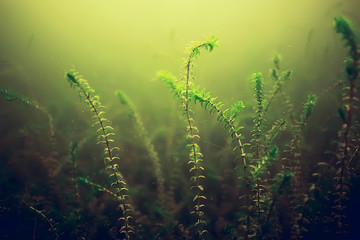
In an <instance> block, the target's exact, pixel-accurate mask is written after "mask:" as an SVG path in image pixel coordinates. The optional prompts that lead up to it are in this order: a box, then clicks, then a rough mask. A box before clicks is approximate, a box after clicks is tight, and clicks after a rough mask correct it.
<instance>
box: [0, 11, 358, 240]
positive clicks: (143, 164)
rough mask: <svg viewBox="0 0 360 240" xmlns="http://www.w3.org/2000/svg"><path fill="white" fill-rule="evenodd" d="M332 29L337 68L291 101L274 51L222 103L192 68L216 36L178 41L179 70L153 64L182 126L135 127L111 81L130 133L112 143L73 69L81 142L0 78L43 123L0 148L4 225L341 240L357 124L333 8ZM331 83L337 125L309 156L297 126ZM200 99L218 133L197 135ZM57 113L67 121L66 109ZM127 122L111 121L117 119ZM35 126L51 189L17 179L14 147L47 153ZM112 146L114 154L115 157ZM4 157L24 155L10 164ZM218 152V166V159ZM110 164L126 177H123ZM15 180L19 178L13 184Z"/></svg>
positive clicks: (115, 235) (77, 234) (130, 106)
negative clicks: (83, 122)
mask: <svg viewBox="0 0 360 240" xmlns="http://www.w3.org/2000/svg"><path fill="white" fill-rule="evenodd" d="M334 28H335V31H336V32H338V33H340V34H342V36H343V39H344V40H345V47H348V48H349V49H350V50H349V53H348V59H347V60H346V61H345V76H346V78H347V79H345V80H346V81H344V80H342V81H336V82H335V83H332V84H331V86H330V87H329V88H326V87H324V86H323V87H322V89H318V91H317V92H318V93H319V95H318V96H317V95H314V94H308V95H306V96H305V100H304V102H303V103H300V104H295V103H296V102H295V101H293V98H294V96H293V95H292V94H290V93H289V92H288V91H287V89H286V86H287V83H288V82H289V81H290V80H292V78H293V77H294V78H296V76H297V75H294V76H293V74H292V72H293V71H292V70H283V69H282V61H283V60H282V57H281V55H280V54H276V55H275V56H274V57H273V59H272V65H273V66H272V68H271V69H270V74H269V76H267V75H265V74H264V75H263V74H262V73H261V72H256V73H253V74H252V75H251V77H250V81H249V82H250V85H251V90H252V93H253V94H252V95H253V98H252V100H251V101H244V102H243V101H240V100H239V99H237V97H239V96H237V97H236V99H235V100H232V102H229V103H228V104H226V103H224V102H226V101H225V100H224V102H222V101H221V100H220V96H219V97H216V96H214V95H213V94H212V93H211V92H210V91H208V90H206V89H204V88H202V87H201V86H199V85H198V84H197V81H196V79H195V75H196V71H195V70H194V69H195V60H196V59H198V58H199V56H200V54H202V52H203V51H209V52H211V51H212V50H213V49H214V48H216V47H217V45H218V41H217V39H216V38H215V37H210V38H208V39H206V40H205V41H199V42H193V43H192V44H191V45H190V46H189V47H188V48H187V50H186V57H185V60H184V64H183V66H182V67H183V72H182V76H181V77H179V78H177V77H175V76H174V75H173V74H172V73H170V72H167V71H159V72H158V73H157V78H158V79H159V80H160V81H161V82H162V83H164V84H165V85H166V86H167V87H168V89H169V90H170V92H171V93H172V94H173V95H174V97H175V100H176V103H177V104H178V105H179V106H180V112H176V113H175V115H174V118H178V117H179V116H181V117H182V119H181V120H183V121H180V124H181V127H182V128H183V131H181V130H180V131H178V129H176V130H174V129H172V133H171V134H167V133H166V134H163V135H159V136H158V138H151V137H150V136H151V135H150V134H149V133H152V131H151V130H150V129H149V131H148V129H146V128H145V124H144V123H143V121H142V120H141V118H140V116H141V115H142V114H140V113H139V112H138V111H137V110H136V106H135V104H134V103H133V102H132V101H131V100H130V98H129V97H128V96H127V94H125V93H124V92H122V91H116V94H115V95H116V97H117V99H118V101H117V103H118V105H120V104H121V105H120V106H121V109H122V110H124V111H121V112H125V114H127V116H128V117H129V119H130V120H129V121H127V123H129V124H130V126H131V128H133V129H134V130H135V131H134V132H135V133H136V134H137V136H136V141H135V142H130V140H129V139H131V136H130V137H129V136H128V135H126V134H124V136H123V137H121V138H120V139H117V140H121V141H124V142H125V141H126V142H125V143H124V142H120V143H119V145H118V147H115V145H114V143H113V139H115V138H114V132H115V130H114V129H113V128H112V126H111V124H110V121H108V120H107V119H105V118H104V115H106V114H107V113H105V110H104V106H103V105H102V103H101V101H100V97H99V96H98V95H96V94H95V91H94V89H92V88H91V87H90V85H89V82H88V81H87V80H85V79H84V78H83V77H82V76H80V75H79V74H78V73H77V72H75V71H68V72H66V74H65V78H66V79H67V81H68V82H69V84H70V85H71V86H72V87H73V88H74V89H76V90H77V92H78V94H79V96H80V99H81V102H82V103H84V104H85V105H86V106H87V107H88V109H89V110H90V111H91V113H92V119H93V122H94V126H97V129H96V131H90V130H89V132H90V134H89V135H87V137H85V138H83V139H82V140H81V141H79V139H76V137H77V136H78V135H79V131H78V129H75V128H73V127H69V128H71V130H70V131H71V132H72V134H73V136H71V135H69V136H68V134H67V133H68V132H66V133H62V131H59V135H60V136H59V138H58V139H56V138H55V134H54V133H55V130H56V129H55V127H54V124H53V118H52V117H51V116H52V114H50V111H49V110H48V108H47V106H44V105H42V104H40V103H37V102H36V101H35V100H31V99H30V98H27V97H25V96H21V95H20V94H17V93H14V92H12V91H10V90H8V89H4V88H0V95H1V96H4V97H5V100H6V101H7V103H5V104H10V102H17V103H20V104H22V105H25V106H29V107H31V108H32V109H35V110H37V111H38V112H40V113H42V114H44V116H46V118H44V119H42V120H41V121H43V122H45V123H43V122H41V123H40V124H41V125H44V126H45V127H42V128H41V129H42V131H43V132H40V131H38V132H37V133H36V134H35V133H33V132H31V131H26V130H24V129H22V130H21V129H20V131H21V133H22V135H21V136H22V137H24V138H25V140H26V139H29V140H31V141H27V142H25V143H24V144H23V145H24V146H25V147H23V145H21V144H19V146H15V147H12V148H9V150H6V151H5V150H4V152H2V153H1V154H2V155H1V161H2V163H5V164H4V167H3V168H1V169H0V171H1V174H0V175H1V176H2V178H1V179H0V180H1V181H0V184H1V187H2V191H1V192H0V196H1V197H0V221H1V223H4V224H6V223H7V222H9V225H11V224H12V223H14V222H15V221H14V220H16V221H20V223H16V224H19V225H21V226H22V228H24V229H25V230H26V231H24V233H21V234H22V235H21V237H23V236H26V237H28V236H31V234H32V237H33V239H37V238H43V239H54V238H55V239H85V238H86V239H119V238H121V239H127V240H128V239H320V238H321V237H322V238H324V237H326V238H327V239H351V237H352V235H351V234H352V233H354V232H356V227H354V226H355V224H354V223H353V222H355V221H354V219H357V217H358V216H357V215H356V214H357V213H358V211H354V212H355V213H356V214H353V213H352V212H351V211H352V210H356V206H357V205H358V203H357V198H359V196H358V194H357V192H358V189H357V188H358V186H359V185H360V184H359V183H360V178H359V176H360V168H359V161H360V151H359V149H360V134H359V132H360V131H359V129H360V124H359V121H358V119H357V115H356V114H357V112H356V108H357V107H358V106H357V105H358V104H357V102H358V99H357V91H356V90H357V89H356V86H357V85H356V84H357V82H358V80H359V57H358V54H359V48H358V44H359V43H358V39H357V36H356V34H355V30H354V28H353V27H352V25H351V23H350V21H349V20H347V19H346V18H343V17H338V18H335V20H334ZM268 79H269V80H270V82H268V81H267V80H268ZM271 80H272V81H271ZM294 80H296V79H294ZM338 86H344V91H343V96H342V99H343V104H341V105H343V106H340V107H339V110H338V114H339V117H340V119H339V121H341V122H342V124H343V125H342V126H341V127H339V128H337V129H335V130H334V133H335V134H336V132H337V131H338V130H339V129H340V130H339V131H338V136H337V137H336V136H335V134H334V136H333V138H336V141H333V142H336V145H335V144H331V143H329V149H328V151H327V153H326V154H327V155H326V154H325V153H324V154H323V155H321V153H319V151H321V150H319V149H318V148H316V145H315V144H314V142H315V140H313V139H309V138H308V137H307V136H308V134H309V130H308V129H313V128H314V124H318V122H316V121H319V116H318V114H319V107H317V104H318V103H320V104H321V101H323V100H324V99H325V98H327V97H329V95H330V94H331V95H330V96H331V97H334V96H335V97H336V94H337V92H336V91H334V90H337V88H338ZM315 90H316V89H315ZM239 98H240V97H239ZM325 100H326V99H325ZM279 102H280V103H281V104H279ZM119 103H120V104H119ZM50 109H52V108H50ZM200 110H204V111H205V112H206V113H209V114H212V117H209V119H210V120H214V122H215V124H214V126H215V127H214V128H213V129H214V132H211V133H214V135H216V137H217V140H218V141H219V143H218V142H216V144H215V143H211V145H207V144H208V141H205V140H207V139H206V137H204V135H202V134H200V131H199V129H198V128H197V125H198V124H195V120H194V119H197V117H198V116H199V115H200V113H199V112H198V111H200ZM336 110H337V108H335V109H334V111H333V112H334V113H335V114H336ZM114 111H118V108H117V107H115V108H114ZM314 113H317V114H314ZM80 114H82V113H80ZM329 114H331V113H329ZM313 115H315V116H313ZM83 117H84V119H87V118H88V116H87V115H84V116H83ZM59 118H60V117H59ZM56 119H57V118H55V120H56ZM74 122H75V121H74ZM66 124H67V126H68V125H71V124H75V123H71V124H70V121H68V119H66ZM176 124H178V123H177V122H176ZM174 125H175V124H174ZM174 125H171V126H170V127H173V126H174ZM56 126H59V124H56ZM151 126H153V125H151ZM184 126H185V127H184ZM207 126H208V125H205V124H204V125H203V126H202V127H204V128H206V127H207ZM219 126H220V127H219ZM127 127H128V126H127V125H126V124H125V123H123V122H122V123H121V126H120V128H121V130H126V129H125V128H127ZM166 127H169V126H164V127H163V128H164V129H165V128H166ZM218 127H219V128H218ZM332 127H333V126H332ZM27 128H29V129H31V126H30V124H29V126H27ZM131 128H129V129H130V130H131ZM25 129H26V128H25ZM44 129H45V130H44ZM130 130H129V131H130ZM44 132H46V134H47V135H50V144H52V148H53V149H56V147H57V146H56V145H55V144H54V143H56V140H58V142H59V143H60V144H62V146H63V149H65V150H63V151H60V153H57V151H54V150H53V149H50V151H51V152H52V153H51V154H50V155H52V156H53V158H54V159H55V160H56V162H54V163H55V164H54V168H53V169H52V170H51V172H52V174H53V175H50V173H49V172H50V169H48V172H46V171H45V172H44V173H45V181H44V183H43V184H48V185H49V188H51V187H50V182H52V183H51V185H54V187H57V188H58V189H56V191H53V192H52V191H47V189H45V190H44V189H43V186H42V185H41V184H39V183H32V182H31V181H29V179H30V177H31V175H30V177H28V178H26V180H24V179H25V178H24V179H21V178H19V177H18V175H21V174H18V173H17V172H18V171H20V170H21V168H20V167H19V166H20V165H21V164H23V163H24V162H25V160H26V158H27V155H26V154H23V152H22V151H23V149H22V148H28V149H33V147H34V145H35V144H34V143H35V142H36V141H37V138H39V141H38V142H36V144H37V145H39V146H40V148H39V149H40V150H38V151H39V153H38V154H36V155H35V157H34V158H31V160H33V159H36V158H39V160H40V161H38V162H35V161H34V162H33V163H32V164H33V165H35V164H38V163H40V164H43V165H44V167H45V169H46V168H47V165H48V164H49V163H48V162H46V161H45V160H43V159H48V158H49V157H48V156H46V155H47V154H48V153H49V152H50V151H49V148H50V147H49V146H48V145H47V144H49V141H48V139H49V138H46V137H45V138H44V137H43V136H42V135H41V134H43V133H44ZM48 132H50V134H48ZM91 132H93V134H91ZM56 133H58V132H56ZM221 134H223V135H221ZM8 135H11V136H12V137H13V135H15V134H14V133H13V132H11V133H8ZM75 135H76V136H75ZM200 136H201V137H200ZM205 136H206V135H205ZM245 136H246V139H245ZM14 138H15V137H14ZM159 139H160V140H159ZM204 139H205V140H204ZM59 140H61V141H59ZM95 140H97V143H99V144H100V145H101V147H104V152H102V151H101V153H100V154H99V153H98V152H97V150H98V149H97V148H96V147H93V144H94V142H95ZM245 140H246V141H245ZM162 141H168V142H171V144H170V143H167V144H165V145H166V148H165V147H164V146H160V145H161V144H163V142H162ZM316 141H318V140H316ZM29 142H30V143H29ZM31 143H33V144H31ZM64 146H65V147H64ZM124 146H125V147H124ZM159 146H160V147H161V148H159ZM200 146H201V149H200ZM203 146H204V147H203ZM208 146H209V148H207V147H208ZM6 147H7V146H6ZM41 148H42V149H41ZM120 148H121V149H124V150H125V151H120ZM89 149H91V150H89ZM160 149H161V150H160ZM164 149H165V150H164ZM231 149H233V150H232V151H231ZM101 150H102V149H101ZM99 152H100V151H99ZM53 153H54V154H53ZM55 153H56V154H57V155H55ZM121 154H126V158H124V157H121V160H120V156H122V155H121ZM203 154H204V155H203ZM44 156H45V157H44ZM204 156H205V157H204ZM15 158H18V159H20V160H18V161H19V162H20V161H24V162H20V164H18V165H12V161H14V160H13V159H15ZM99 158H101V159H104V163H105V170H104V168H103V167H100V168H99V166H98V162H99V161H92V159H95V160H96V159H99ZM127 159H128V160H129V162H126V161H127ZM205 159H206V161H205ZM182 160H183V161H182ZM125 163H126V164H125ZM138 163H139V165H137V164H138ZM224 163H226V164H228V165H226V167H224V166H225V165H224ZM165 164H166V165H165ZM100 165H102V162H101V161H100ZM35 168H39V169H40V170H39V171H36V173H35V174H36V175H41V174H43V172H42V171H41V168H40V166H36V167H35ZM120 169H121V171H120ZM36 170H38V169H36ZM169 170H170V171H169ZM26 172H29V174H30V172H31V171H30V170H29V171H28V169H26ZM168 172H171V173H168ZM58 173H61V174H58ZM122 173H125V176H126V178H127V177H128V176H130V178H127V181H125V177H124V175H123V174H122ZM144 173H146V174H144ZM11 174H13V175H11ZM16 174H18V175H16ZM35 174H34V175H35ZM46 175H48V176H46ZM142 175H148V176H146V178H142V177H143V176H142ZM8 176H10V177H8ZM50 176H52V177H53V179H52V178H51V177H50ZM132 176H133V178H131V177H132ZM55 177H56V178H55ZM7 178H9V179H10V178H11V179H10V180H14V179H16V181H17V184H18V185H19V186H16V187H14V186H15V183H12V182H11V181H10V180H8V179H7ZM106 179H108V180H109V182H108V184H107V183H106V181H105V180H106ZM132 179H135V180H132ZM144 179H145V180H144ZM147 179H151V182H146V181H147ZM21 181H23V182H24V183H22V184H19V183H18V182H21ZM128 183H129V185H128ZM150 184H151V187H149V185H150ZM3 186H4V190H3ZM356 197H357V198H356ZM131 199H135V200H136V201H131ZM354 206H355V207H354ZM353 215H356V216H355V217H354V216H353ZM135 216H136V219H135ZM37 217H40V218H39V219H37ZM8 219H11V221H10V220H8ZM5 220H6V221H5ZM135 220H136V221H135ZM9 232H10V230H7V229H5V230H4V228H1V227H0V238H4V239H7V238H9ZM12 236H13V235H12ZM12 236H11V237H12Z"/></svg>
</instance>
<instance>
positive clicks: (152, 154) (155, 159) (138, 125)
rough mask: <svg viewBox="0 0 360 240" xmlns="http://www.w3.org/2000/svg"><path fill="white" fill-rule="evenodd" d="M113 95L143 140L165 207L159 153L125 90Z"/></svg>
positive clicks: (159, 195) (160, 203) (158, 191)
mask: <svg viewBox="0 0 360 240" xmlns="http://www.w3.org/2000/svg"><path fill="white" fill-rule="evenodd" d="M115 95H116V96H117V98H118V99H119V101H120V103H121V104H123V105H124V106H125V107H126V108H127V110H128V111H127V113H128V115H129V117H130V118H131V119H132V120H133V125H134V128H135V130H136V131H137V134H138V136H139V137H140V139H142V141H143V142H144V145H145V148H146V150H147V152H148V154H149V158H150V159H151V161H152V164H153V167H154V174H155V177H156V181H157V193H158V201H159V205H160V207H162V208H165V199H166V196H165V186H164V182H165V180H164V176H163V171H162V170H161V163H160V159H159V154H158V153H157V152H156V151H155V148H154V145H153V144H152V142H151V140H150V137H149V135H148V132H147V131H146V129H145V126H144V123H143V121H142V120H141V118H140V116H139V114H138V112H137V111H136V109H135V106H134V104H133V103H132V101H131V100H130V99H129V97H128V96H127V95H126V93H125V92H123V91H120V90H117V91H116V92H115Z"/></svg>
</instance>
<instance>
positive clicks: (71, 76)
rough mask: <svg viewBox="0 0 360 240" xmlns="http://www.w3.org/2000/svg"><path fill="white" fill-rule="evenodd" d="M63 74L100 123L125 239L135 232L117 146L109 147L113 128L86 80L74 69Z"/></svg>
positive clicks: (106, 163)
mask: <svg viewBox="0 0 360 240" xmlns="http://www.w3.org/2000/svg"><path fill="white" fill-rule="evenodd" d="M65 76H66V79H67V80H68V82H69V83H70V86H72V87H74V88H77V90H78V94H79V96H80V99H81V100H82V101H84V102H85V103H86V104H87V105H88V106H89V108H90V110H91V112H92V113H93V117H94V118H95V125H100V127H99V129H98V130H97V131H96V132H97V134H98V143H101V144H104V146H105V149H104V152H105V155H106V157H105V159H104V163H105V169H106V170H107V171H108V172H109V181H110V185H111V187H112V188H113V189H114V190H113V191H114V193H115V194H116V195H117V196H118V199H119V201H120V208H121V210H122V214H123V216H121V217H119V219H118V221H119V222H121V223H122V224H123V226H122V227H121V228H120V230H119V231H120V233H122V234H124V235H125V239H130V235H132V234H135V231H134V230H135V229H134V228H133V227H132V226H131V221H133V216H132V215H133V207H132V205H131V203H130V199H129V195H128V191H129V190H128V187H127V184H126V182H125V179H124V177H123V176H122V174H121V173H120V171H119V164H118V163H117V160H119V157H117V156H115V151H117V150H118V149H119V148H118V147H111V142H113V140H112V139H111V136H112V135H114V133H113V132H112V131H113V128H112V127H111V126H110V125H109V124H108V120H107V119H106V118H104V117H103V115H104V113H105V112H104V111H103V109H104V107H103V106H102V104H101V102H100V97H99V96H98V95H94V94H93V93H94V92H95V90H94V89H92V88H91V87H90V85H89V83H88V81H87V80H85V79H84V78H82V76H80V75H78V73H77V72H75V71H69V72H66V74H65Z"/></svg>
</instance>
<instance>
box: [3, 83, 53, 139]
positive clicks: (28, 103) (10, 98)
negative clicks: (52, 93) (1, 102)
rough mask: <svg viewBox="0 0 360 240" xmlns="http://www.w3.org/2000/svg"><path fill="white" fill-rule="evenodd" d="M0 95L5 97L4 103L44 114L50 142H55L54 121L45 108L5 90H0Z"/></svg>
mask: <svg viewBox="0 0 360 240" xmlns="http://www.w3.org/2000/svg"><path fill="white" fill-rule="evenodd" d="M0 95H3V96H4V97H5V100H6V101H9V102H12V101H16V102H19V103H21V104H23V105H25V106H29V107H32V108H34V109H36V110H38V111H40V112H42V113H44V114H45V115H46V116H47V118H48V122H49V131H50V139H51V141H55V138H54V136H55V131H54V119H53V117H52V115H51V113H50V112H49V110H48V109H47V108H46V107H45V106H43V105H41V104H39V103H37V102H36V101H34V100H31V99H29V98H28V97H25V96H21V95H19V94H17V93H15V92H12V91H10V90H8V89H6V88H0Z"/></svg>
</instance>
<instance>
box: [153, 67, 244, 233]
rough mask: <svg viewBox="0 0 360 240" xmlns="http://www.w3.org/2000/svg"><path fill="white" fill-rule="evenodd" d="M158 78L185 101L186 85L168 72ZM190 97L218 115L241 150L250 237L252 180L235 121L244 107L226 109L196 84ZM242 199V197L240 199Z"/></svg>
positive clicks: (241, 137) (218, 118) (237, 105)
mask: <svg viewBox="0 0 360 240" xmlns="http://www.w3.org/2000/svg"><path fill="white" fill-rule="evenodd" d="M157 78H158V79H159V80H160V81H162V82H164V83H165V84H166V85H167V86H168V87H169V88H170V91H171V92H172V93H174V95H175V96H176V97H177V98H179V99H183V98H184V97H185V96H184V92H185V88H186V87H185V83H184V82H181V81H178V80H177V79H176V77H175V76H174V75H173V74H171V73H169V72H166V71H159V72H158V73H157ZM189 89H190V91H189V92H190V95H189V97H190V98H191V99H192V100H193V101H194V102H195V103H197V102H199V103H200V104H201V106H202V107H203V108H205V110H208V111H209V112H210V113H215V114H217V121H218V122H222V123H224V127H225V129H226V130H228V131H229V133H230V136H231V139H232V143H236V146H235V148H234V149H233V151H235V150H236V149H239V151H240V155H238V156H239V157H240V159H241V160H242V163H243V164H242V165H243V170H244V171H243V172H244V176H243V177H242V178H243V180H244V183H245V188H246V191H245V195H244V196H245V201H246V203H245V205H246V209H247V210H246V211H247V219H246V229H247V230H246V232H247V234H246V236H247V235H248V233H249V232H250V230H249V228H250V212H249V209H250V190H249V188H250V179H249V173H248V172H249V169H248V164H247V160H246V153H245V151H244V145H243V143H242V139H244V137H243V136H242V134H240V133H239V131H240V130H241V129H243V126H238V127H236V126H235V123H234V122H235V119H236V117H237V116H238V115H239V114H240V113H241V112H242V111H243V109H244V105H243V103H242V102H241V101H238V102H235V103H234V104H233V105H232V106H231V107H230V108H229V109H225V110H223V108H224V104H223V103H222V102H216V99H217V98H216V97H211V94H210V92H205V90H201V91H200V90H199V87H196V86H195V84H192V85H191V86H190V87H189ZM238 159H239V158H238V157H237V158H236V160H238ZM236 165H237V166H236V169H238V167H239V164H238V161H236ZM240 198H242V197H240Z"/></svg>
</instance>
